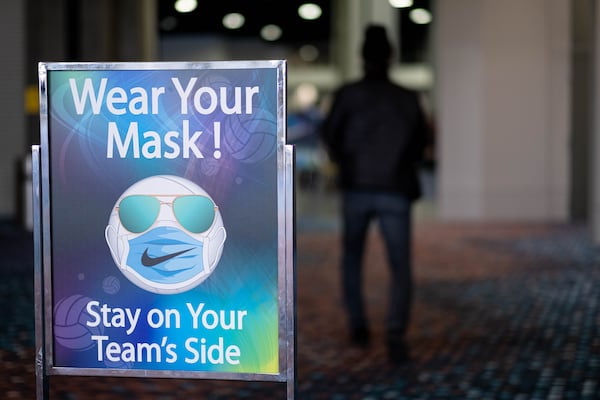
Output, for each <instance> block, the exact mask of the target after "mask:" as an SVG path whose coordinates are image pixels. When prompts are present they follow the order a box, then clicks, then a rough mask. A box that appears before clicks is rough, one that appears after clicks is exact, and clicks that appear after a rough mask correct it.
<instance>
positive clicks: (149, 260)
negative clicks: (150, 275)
mask: <svg viewBox="0 0 600 400" xmlns="http://www.w3.org/2000/svg"><path fill="white" fill-rule="evenodd" d="M190 250H192V249H187V250H182V251H178V252H177V253H171V254H167V255H164V256H160V257H150V256H149V255H148V249H146V250H144V254H142V265H143V266H144V267H154V266H155V265H158V264H160V263H163V262H165V261H168V260H170V259H171V258H174V257H177V256H179V255H181V254H183V253H187V252H188V251H190Z"/></svg>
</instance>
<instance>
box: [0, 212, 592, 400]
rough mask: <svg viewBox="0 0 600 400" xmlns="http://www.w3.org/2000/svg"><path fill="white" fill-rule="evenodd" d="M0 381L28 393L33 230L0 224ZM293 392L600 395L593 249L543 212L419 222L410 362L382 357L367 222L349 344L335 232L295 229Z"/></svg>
mask: <svg viewBox="0 0 600 400" xmlns="http://www.w3.org/2000/svg"><path fill="white" fill-rule="evenodd" d="M0 249H1V251H2V255H3V256H2V258H1V261H0V288H1V290H2V296H1V298H0V301H1V302H2V303H1V305H0V306H1V308H2V310H4V318H3V325H2V328H1V330H0V372H1V373H2V376H3V377H4V378H3V379H2V380H0V393H3V398H4V399H34V398H35V393H36V391H35V389H36V387H35V385H36V383H35V382H36V381H35V369H34V358H35V357H34V339H35V336H34V301H33V272H32V270H33V266H32V264H33V261H32V244H31V237H30V235H29V234H28V233H27V232H24V231H23V230H21V229H20V228H18V227H17V226H15V225H14V224H11V223H9V222H5V223H2V224H0ZM297 250H298V255H297V259H298V264H297V274H298V276H297V294H298V303H297V312H298V334H297V339H298V356H297V373H298V382H297V383H298V385H297V396H296V398H297V399H302V400H304V399H307V400H311V399H331V400H347V399H357V400H358V399H360V400H375V399H506V400H509V399H510V400H514V399H516V400H525V399H531V400H538V399H540V400H541V399H548V400H554V399H600V290H599V289H598V287H599V286H600V250H599V249H598V248H596V247H594V246H593V245H592V243H591V242H590V240H589V238H588V235H587V233H586V231H585V229H583V228H581V227H578V226H571V225H548V224H475V223H472V224H444V223H439V222H433V221H432V222H420V223H418V224H416V227H415V252H414V256H415V281H416V289H415V302H414V307H413V317H412V324H411V329H410V332H409V337H408V340H409V344H410V349H411V354H412V358H413V360H412V362H411V363H409V364H407V365H404V366H401V367H398V366H393V365H390V364H389V363H388V362H387V360H386V354H385V347H384V346H383V344H382V339H383V317H384V314H385V309H386V300H387V298H386V293H387V291H386V288H387V286H386V281H387V270H386V265H385V257H384V254H383V248H382V246H381V241H380V238H379V236H378V233H377V231H376V230H374V231H373V232H372V234H371V235H370V237H369V250H368V254H367V257H368V259H369V263H368V265H367V269H366V271H365V272H366V275H365V285H366V292H367V293H368V310H369V315H370V318H371V326H372V330H373V335H374V337H373V339H374V340H373V342H372V345H371V347H370V348H369V349H367V350H358V349H354V348H351V347H349V346H348V343H347V333H346V331H345V329H344V328H345V325H344V318H343V317H344V315H343V313H342V309H341V306H340V301H339V286H338V268H337V265H338V259H339V247H338V239H337V236H336V232H335V230H333V231H332V230H329V231H309V230H305V231H302V232H299V233H298V237H297ZM49 383H50V398H51V399H69V400H79V399H161V400H171V399H283V398H285V397H286V394H285V393H286V391H285V389H286V388H285V384H281V383H265V382H245V381H227V382H223V381H209V380H189V379H188V380H186V379H148V378H146V379H140V378H119V377H114V378H112V377H111V378H98V377H73V376H69V377H65V376H52V377H51V378H50V380H49Z"/></svg>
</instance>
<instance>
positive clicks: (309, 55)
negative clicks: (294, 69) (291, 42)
mask: <svg viewBox="0 0 600 400" xmlns="http://www.w3.org/2000/svg"><path fill="white" fill-rule="evenodd" d="M298 55H299V56H300V58H301V59H302V60H303V61H306V62H313V61H316V60H317V58H319V49H317V48H316V47H315V46H313V45H312V44H305V45H304V46H302V47H300V49H299V50H298Z"/></svg>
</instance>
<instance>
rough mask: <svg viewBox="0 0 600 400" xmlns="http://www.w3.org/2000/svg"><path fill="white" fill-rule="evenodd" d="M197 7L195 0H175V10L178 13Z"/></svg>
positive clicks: (190, 10)
mask: <svg viewBox="0 0 600 400" xmlns="http://www.w3.org/2000/svg"><path fill="white" fill-rule="evenodd" d="M196 7H198V1H197V0H177V1H176V2H175V10H176V11H177V12H180V13H189V12H192V11H194V10H195V9H196Z"/></svg>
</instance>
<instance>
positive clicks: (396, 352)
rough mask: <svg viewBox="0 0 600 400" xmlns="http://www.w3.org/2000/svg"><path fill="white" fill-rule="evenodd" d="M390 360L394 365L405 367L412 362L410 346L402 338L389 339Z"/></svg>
mask: <svg viewBox="0 0 600 400" xmlns="http://www.w3.org/2000/svg"><path fill="white" fill-rule="evenodd" d="M387 344H388V358H389V360H390V362H391V363H392V364H394V365H403V364H407V363H409V362H410V361H411V358H410V352H409V351H408V346H407V345H406V342H405V341H404V339H402V338H396V337H391V338H388V343H387Z"/></svg>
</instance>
